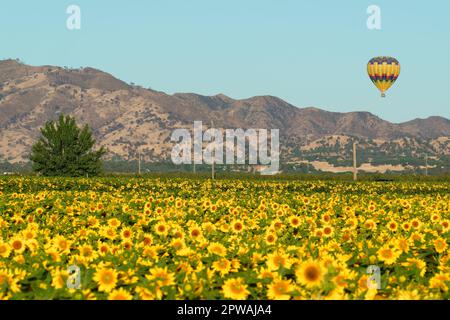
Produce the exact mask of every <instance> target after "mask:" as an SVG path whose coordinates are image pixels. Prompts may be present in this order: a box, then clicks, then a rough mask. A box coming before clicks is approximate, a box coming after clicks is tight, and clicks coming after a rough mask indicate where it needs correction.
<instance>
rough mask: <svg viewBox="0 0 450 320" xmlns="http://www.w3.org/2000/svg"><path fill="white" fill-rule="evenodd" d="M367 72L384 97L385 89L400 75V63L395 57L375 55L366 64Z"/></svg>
mask: <svg viewBox="0 0 450 320" xmlns="http://www.w3.org/2000/svg"><path fill="white" fill-rule="evenodd" d="M367 73H368V74H369V77H370V80H372V82H373V83H374V85H375V86H376V87H377V88H378V90H380V91H381V96H382V97H383V98H384V97H386V91H387V90H388V89H389V88H390V87H391V86H392V85H393V84H394V82H395V81H396V80H397V78H398V76H399V75H400V63H399V62H398V61H397V59H395V58H391V57H376V58H373V59H371V60H370V61H369V63H368V64H367Z"/></svg>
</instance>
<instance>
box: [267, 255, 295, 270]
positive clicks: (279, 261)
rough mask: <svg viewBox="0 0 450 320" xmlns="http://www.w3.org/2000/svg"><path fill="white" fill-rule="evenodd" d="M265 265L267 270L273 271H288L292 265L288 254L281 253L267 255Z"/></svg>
mask: <svg viewBox="0 0 450 320" xmlns="http://www.w3.org/2000/svg"><path fill="white" fill-rule="evenodd" d="M266 264H267V266H268V267H269V270H271V271H274V270H278V269H280V268H285V269H289V268H290V267H291V265H292V259H291V258H290V257H289V255H288V254H285V253H284V252H282V251H279V252H273V253H270V254H268V255H267V260H266Z"/></svg>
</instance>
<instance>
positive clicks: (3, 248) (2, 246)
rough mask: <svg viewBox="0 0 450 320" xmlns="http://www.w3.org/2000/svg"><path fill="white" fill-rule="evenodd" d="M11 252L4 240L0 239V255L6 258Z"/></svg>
mask: <svg viewBox="0 0 450 320" xmlns="http://www.w3.org/2000/svg"><path fill="white" fill-rule="evenodd" d="M10 253H11V247H10V245H9V244H7V243H6V242H2V241H0V257H2V258H8V257H9V255H10Z"/></svg>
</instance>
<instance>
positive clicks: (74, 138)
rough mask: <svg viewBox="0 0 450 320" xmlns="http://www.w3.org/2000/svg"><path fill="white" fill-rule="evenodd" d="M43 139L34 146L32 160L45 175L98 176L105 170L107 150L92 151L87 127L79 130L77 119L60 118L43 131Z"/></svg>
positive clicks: (92, 141) (92, 139)
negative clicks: (103, 159) (104, 160)
mask: <svg viewBox="0 0 450 320" xmlns="http://www.w3.org/2000/svg"><path fill="white" fill-rule="evenodd" d="M41 134H42V137H41V138H40V139H39V141H38V142H36V144H34V145H33V148H32V152H31V156H30V160H31V161H32V167H33V170H34V171H35V172H38V173H40V174H42V175H44V176H69V177H79V176H86V175H89V176H95V175H98V174H100V173H101V171H102V162H101V160H100V159H101V157H102V156H103V155H104V154H105V153H106V150H105V149H104V148H103V147H101V148H100V149H99V150H96V151H95V150H92V148H93V146H94V144H95V140H94V138H93V137H92V132H91V129H90V128H89V126H88V125H85V126H84V127H83V128H81V129H80V128H79V127H78V126H77V124H76V122H75V119H74V118H72V117H70V116H64V115H60V117H59V119H58V120H57V121H49V122H47V123H46V124H45V126H44V127H43V128H41Z"/></svg>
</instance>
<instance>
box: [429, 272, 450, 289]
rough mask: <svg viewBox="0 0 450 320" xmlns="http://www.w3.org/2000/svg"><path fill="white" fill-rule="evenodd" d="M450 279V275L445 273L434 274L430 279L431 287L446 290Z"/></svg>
mask: <svg viewBox="0 0 450 320" xmlns="http://www.w3.org/2000/svg"><path fill="white" fill-rule="evenodd" d="M449 281H450V277H449V276H448V275H446V274H444V273H442V272H441V273H439V274H436V275H434V276H433V277H432V278H431V279H430V288H432V289H435V288H436V289H441V290H442V291H444V292H447V291H448V286H447V282H449Z"/></svg>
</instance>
